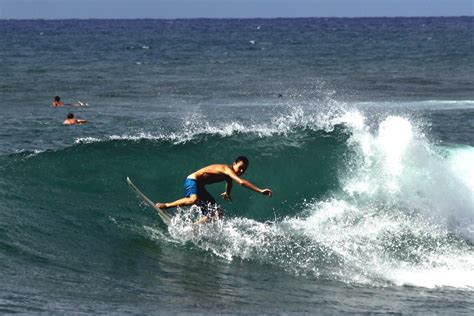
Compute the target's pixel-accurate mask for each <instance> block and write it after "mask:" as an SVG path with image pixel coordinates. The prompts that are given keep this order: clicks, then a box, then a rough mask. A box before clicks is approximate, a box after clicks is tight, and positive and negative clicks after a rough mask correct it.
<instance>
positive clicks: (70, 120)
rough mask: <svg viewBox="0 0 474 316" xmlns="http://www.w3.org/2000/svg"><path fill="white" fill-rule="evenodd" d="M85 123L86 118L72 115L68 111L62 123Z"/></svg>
mask: <svg viewBox="0 0 474 316" xmlns="http://www.w3.org/2000/svg"><path fill="white" fill-rule="evenodd" d="M84 123H87V121H86V120H80V119H77V118H75V117H74V114H72V113H69V114H68V115H67V118H66V119H65V120H64V122H63V124H64V125H76V124H84Z"/></svg>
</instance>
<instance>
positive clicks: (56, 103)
mask: <svg viewBox="0 0 474 316" xmlns="http://www.w3.org/2000/svg"><path fill="white" fill-rule="evenodd" d="M53 106H64V102H61V98H60V97H59V96H55V97H54V99H53Z"/></svg>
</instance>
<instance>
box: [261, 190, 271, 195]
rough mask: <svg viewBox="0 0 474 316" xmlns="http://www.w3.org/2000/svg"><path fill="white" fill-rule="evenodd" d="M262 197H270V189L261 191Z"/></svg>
mask: <svg viewBox="0 0 474 316" xmlns="http://www.w3.org/2000/svg"><path fill="white" fill-rule="evenodd" d="M261 193H262V194H263V195H266V196H269V197H272V194H273V193H272V190H270V189H263V190H262V192H261Z"/></svg>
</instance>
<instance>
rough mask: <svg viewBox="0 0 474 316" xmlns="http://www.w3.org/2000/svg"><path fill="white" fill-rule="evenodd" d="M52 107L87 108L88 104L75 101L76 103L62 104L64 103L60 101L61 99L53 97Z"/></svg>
mask: <svg viewBox="0 0 474 316" xmlns="http://www.w3.org/2000/svg"><path fill="white" fill-rule="evenodd" d="M53 106H54V107H58V106H89V103H87V102H82V101H77V102H76V103H72V104H71V103H68V104H64V102H62V101H61V97H59V96H55V97H54V99H53Z"/></svg>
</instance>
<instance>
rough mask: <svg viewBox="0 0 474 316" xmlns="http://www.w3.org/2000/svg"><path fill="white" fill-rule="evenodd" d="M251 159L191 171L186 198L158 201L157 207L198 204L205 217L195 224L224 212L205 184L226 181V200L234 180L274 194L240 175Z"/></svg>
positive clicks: (264, 192)
mask: <svg viewBox="0 0 474 316" xmlns="http://www.w3.org/2000/svg"><path fill="white" fill-rule="evenodd" d="M248 165H249V161H248V159H247V157H244V156H240V157H238V158H237V159H236V160H235V161H234V163H233V164H232V165H224V164H215V165H209V166H207V167H204V168H202V169H199V170H198V171H196V172H194V173H191V174H190V175H189V176H188V177H187V178H186V180H185V181H184V198H182V199H179V200H176V201H174V202H169V203H156V205H155V206H156V207H158V208H160V209H162V210H164V209H167V208H170V207H178V206H186V205H198V206H200V207H201V211H202V213H203V215H204V216H203V217H202V218H201V219H199V220H198V221H197V222H196V223H195V224H200V223H204V222H206V221H209V220H214V219H218V218H221V217H222V216H223V215H224V214H223V211H222V209H221V208H220V207H219V205H218V204H217V202H216V200H215V199H214V198H213V197H212V195H211V194H210V193H209V192H207V190H206V188H205V186H206V185H208V184H213V183H217V182H224V181H225V182H226V188H225V192H224V193H222V194H221V196H222V197H223V198H224V200H228V201H230V200H231V198H230V193H231V190H232V185H233V181H235V182H236V183H238V184H240V185H242V186H244V187H246V188H248V189H250V190H253V191H255V192H258V193H261V194H263V195H266V196H269V197H271V196H272V190H270V189H260V188H258V187H256V186H255V185H253V184H252V183H250V182H249V181H247V180H244V179H242V178H240V176H241V175H242V174H243V173H244V172H245V170H247V167H248Z"/></svg>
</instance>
